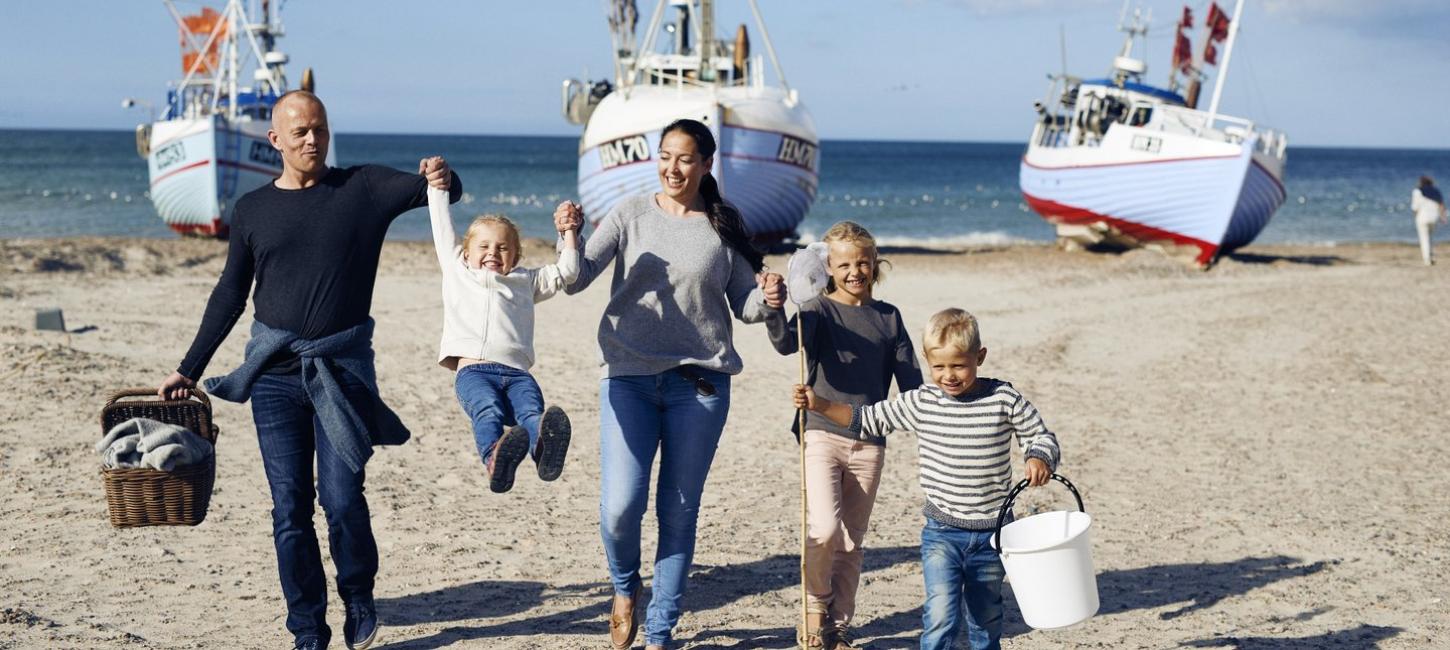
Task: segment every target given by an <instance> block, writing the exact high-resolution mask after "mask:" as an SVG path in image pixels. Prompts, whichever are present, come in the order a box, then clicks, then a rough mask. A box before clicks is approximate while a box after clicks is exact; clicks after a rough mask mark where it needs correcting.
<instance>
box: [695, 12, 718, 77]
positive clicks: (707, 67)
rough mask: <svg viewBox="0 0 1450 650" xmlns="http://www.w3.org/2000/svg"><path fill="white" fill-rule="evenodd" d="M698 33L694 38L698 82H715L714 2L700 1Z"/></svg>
mask: <svg viewBox="0 0 1450 650" xmlns="http://www.w3.org/2000/svg"><path fill="white" fill-rule="evenodd" d="M699 29H700V33H699V34H697V35H696V36H695V40H696V41H697V42H698V43H699V47H697V48H696V49H698V50H700V80H701V81H714V80H715V64H714V63H713V62H712V59H713V58H714V56H715V2H714V0H700V26H699Z"/></svg>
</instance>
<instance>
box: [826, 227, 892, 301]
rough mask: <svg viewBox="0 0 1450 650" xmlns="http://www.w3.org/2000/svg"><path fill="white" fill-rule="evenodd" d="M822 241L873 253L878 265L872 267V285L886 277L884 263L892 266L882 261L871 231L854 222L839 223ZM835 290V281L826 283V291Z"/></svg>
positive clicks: (831, 228)
mask: <svg viewBox="0 0 1450 650" xmlns="http://www.w3.org/2000/svg"><path fill="white" fill-rule="evenodd" d="M821 241H823V242H825V243H826V245H828V246H829V245H830V244H831V242H838V241H839V242H850V243H852V244H855V245H857V246H860V247H861V248H865V249H867V250H869V251H871V257H872V258H874V259H875V260H876V263H875V264H874V265H872V266H873V267H874V268H872V269H871V284H872V285H875V284H878V283H880V282H881V280H882V278H883V277H884V271H882V270H881V265H882V264H883V263H884V264H886V265H887V266H890V265H891V262H888V261H886V260H884V259H881V253H880V252H879V251H877V250H876V238H875V237H873V236H872V235H871V231H869V230H867V229H866V228H865V226H862V225H861V224H859V223H856V222H854V221H837V222H836V223H835V224H834V225H832V226H831V227H830V229H829V230H827V231H826V234H824V235H822V236H821ZM835 290H836V281H835V279H834V278H833V279H830V280H828V281H827V282H826V291H835Z"/></svg>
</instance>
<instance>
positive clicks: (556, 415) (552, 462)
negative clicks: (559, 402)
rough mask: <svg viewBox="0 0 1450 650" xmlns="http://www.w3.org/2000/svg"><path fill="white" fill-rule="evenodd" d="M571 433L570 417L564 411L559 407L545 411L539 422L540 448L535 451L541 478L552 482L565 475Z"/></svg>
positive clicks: (536, 463)
mask: <svg viewBox="0 0 1450 650" xmlns="http://www.w3.org/2000/svg"><path fill="white" fill-rule="evenodd" d="M571 431H572V430H571V428H570V426H569V416H568V415H565V414H564V409H561V408H559V407H557V406H550V407H549V408H547V409H544V417H543V420H542V421H541V422H539V446H538V447H537V448H535V449H534V464H535V465H537V466H538V468H539V478H541V479H543V480H545V481H552V480H554V479H556V478H559V475H560V474H563V473H564V458H565V457H566V456H568V455H569V437H570V435H571Z"/></svg>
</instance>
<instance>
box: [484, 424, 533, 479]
mask: <svg viewBox="0 0 1450 650" xmlns="http://www.w3.org/2000/svg"><path fill="white" fill-rule="evenodd" d="M527 455H529V432H528V431H525V430H524V428H523V427H509V428H508V430H507V431H504V432H503V437H502V438H499V439H498V442H497V443H495V444H494V446H493V454H492V455H491V456H489V458H488V475H489V479H488V489H490V490H493V491H494V492H508V491H509V490H511V489H513V487H514V471H515V470H517V469H518V468H519V463H522V462H523V461H524V456H527Z"/></svg>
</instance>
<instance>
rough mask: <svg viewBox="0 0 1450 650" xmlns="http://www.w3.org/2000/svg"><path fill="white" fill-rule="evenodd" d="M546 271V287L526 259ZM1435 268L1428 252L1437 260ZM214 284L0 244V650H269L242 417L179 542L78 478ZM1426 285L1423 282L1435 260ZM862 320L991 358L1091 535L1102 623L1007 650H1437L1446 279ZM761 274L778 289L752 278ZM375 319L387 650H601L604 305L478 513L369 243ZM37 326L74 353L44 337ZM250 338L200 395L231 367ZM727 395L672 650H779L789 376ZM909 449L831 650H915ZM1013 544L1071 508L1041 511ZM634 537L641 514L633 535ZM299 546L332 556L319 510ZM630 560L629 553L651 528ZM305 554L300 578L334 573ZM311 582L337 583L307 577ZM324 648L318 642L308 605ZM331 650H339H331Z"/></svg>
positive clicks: (191, 323)
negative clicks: (550, 412)
mask: <svg viewBox="0 0 1450 650" xmlns="http://www.w3.org/2000/svg"><path fill="white" fill-rule="evenodd" d="M531 246H532V248H530V249H529V251H528V259H529V261H531V262H534V263H537V262H538V261H539V260H541V259H545V258H546V256H547V255H548V253H547V251H546V250H545V249H544V248H542V245H541V244H540V243H538V242H534V243H532V244H531ZM1442 248H1443V247H1442ZM224 251H225V248H224V246H223V245H220V244H218V243H216V242H208V241H194V240H192V241H176V240H142V239H66V240H7V241H0V305H3V308H0V351H3V352H0V358H3V362H0V391H3V395H4V398H3V399H0V439H3V440H4V444H3V445H0V494H3V495H4V498H3V501H0V550H3V553H0V649H8V648H215V647H229V648H278V647H283V646H285V645H287V644H288V643H289V642H290V636H289V635H287V634H286V632H285V630H284V627H283V618H284V615H285V614H284V607H283V602H282V599H281V591H280V589H279V587H278V583H277V577H276V569H275V562H274V557H273V547H272V538H271V523H270V522H271V520H270V515H269V510H270V508H271V503H270V500H269V498H268V494H267V486H266V481H265V479H264V478H263V475H262V467H261V462H260V458H259V452H258V449H257V444H256V438H255V432H254V430H253V426H252V422H251V417H250V410H249V409H248V407H246V406H243V405H237V404H230V403H219V405H218V406H217V408H216V419H217V422H218V423H219V425H220V427H221V437H220V441H219V445H218V447H217V454H218V462H217V483H216V491H215V495H214V498H213V501H212V506H211V512H210V515H209V516H208V518H207V520H206V521H205V522H204V523H203V524H202V525H200V526H198V527H195V528H143V529H129V530H115V529H112V528H111V527H110V525H109V524H108V522H107V519H106V506H105V501H104V496H103V492H102V487H101V482H100V478H99V476H98V467H99V459H98V457H97V456H96V454H95V452H94V451H93V449H92V445H93V444H94V443H95V441H96V440H97V438H98V436H99V435H100V433H101V432H100V431H99V425H98V423H97V414H98V411H99V409H100V407H101V405H102V404H103V403H104V401H105V399H106V397H107V395H108V394H109V393H111V392H112V391H114V390H116V389H120V388H125V387H132V386H154V385H155V384H156V383H157V382H159V381H160V380H161V379H162V378H163V377H164V376H165V375H166V374H167V373H168V372H169V371H171V370H172V369H174V368H175V366H176V364H177V362H178V360H179V359H180V357H181V355H182V354H183V352H184V351H185V349H186V347H187V346H188V345H189V344H190V342H191V339H192V336H193V335H194V334H195V332H196V326H197V324H198V322H199V319H200V314H201V311H202V308H203V306H204V304H205V301H206V298H207V295H208V292H209V291H210V289H211V287H212V286H213V284H214V283H215V281H216V278H217V276H218V274H219V273H220V270H221V265H222V261H223V257H224ZM1447 253H1450V251H1443V250H1442V253H1441V254H1442V255H1446V254H1447ZM887 257H888V258H889V259H890V260H891V261H892V262H893V267H892V268H891V270H890V271H889V273H888V277H887V281H886V283H885V284H884V285H883V286H882V287H881V288H880V289H879V291H878V294H877V295H878V297H880V298H882V299H885V300H887V301H889V302H892V303H894V304H896V305H897V306H899V307H900V308H901V310H902V312H903V313H904V315H905V318H906V321H907V324H908V326H909V327H910V329H911V331H912V332H913V339H914V340H916V341H917V343H918V345H919V339H920V328H921V326H922V325H923V323H924V322H925V320H926V318H927V316H929V315H930V314H931V313H932V312H934V311H936V310H938V309H940V308H944V307H948V306H959V307H963V308H966V309H969V310H971V311H973V312H974V313H975V314H976V315H977V316H978V317H979V318H980V319H981V322H982V328H983V338H984V343H985V345H986V346H987V347H988V349H989V350H990V356H989V357H988V359H987V364H986V365H985V367H984V368H983V374H985V375H988V376H993V377H999V378H1003V379H1008V380H1010V381H1012V382H1013V383H1014V384H1015V385H1016V386H1017V387H1018V388H1020V389H1022V390H1023V391H1024V392H1025V393H1026V394H1027V395H1028V396H1029V397H1030V398H1031V399H1032V400H1033V401H1034V402H1035V403H1036V405H1037V406H1038V407H1039V408H1040V409H1041V411H1042V413H1043V415H1044V417H1045V418H1046V420H1047V423H1048V424H1049V425H1050V426H1051V427H1052V428H1053V429H1054V430H1055V431H1056V432H1057V433H1058V436H1059V438H1060V440H1061V443H1062V447H1063V457H1064V463H1063V465H1062V467H1061V468H1060V471H1061V473H1063V474H1065V475H1067V476H1068V477H1070V478H1071V479H1073V481H1074V482H1075V483H1076V484H1077V485H1078V486H1079V487H1080V488H1081V489H1082V490H1083V497H1084V499H1085V500H1086V503H1087V508H1088V510H1089V512H1091V513H1092V515H1093V516H1094V519H1095V521H1094V525H1093V530H1092V534H1093V542H1094V560H1095V562H1096V568H1097V571H1098V581H1099V582H1098V584H1099V588H1100V593H1101V599H1102V609H1101V611H1100V613H1099V614H1098V616H1097V617H1095V618H1093V619H1091V620H1090V621H1088V622H1087V623H1085V624H1083V625H1081V626H1078V627H1076V628H1073V629H1069V630H1064V631H1052V632H1049V631H1034V630H1031V629H1029V628H1027V627H1026V626H1025V625H1023V623H1022V622H1021V618H1020V616H1019V615H1018V614H1017V613H1016V611H1015V607H1014V606H1012V605H1010V604H1009V606H1008V612H1009V613H1008V623H1007V632H1006V639H1005V641H1004V645H1005V646H1006V647H1010V648H1022V649H1037V648H1064V647H1088V648H1173V647H1189V648H1242V649H1251V650H1252V649H1262V648H1291V649H1306V650H1307V649H1310V648H1366V647H1381V648H1425V647H1435V646H1437V645H1438V644H1444V643H1446V641H1445V639H1446V638H1450V586H1447V584H1450V562H1447V560H1450V558H1447V555H1450V526H1447V525H1446V522H1447V521H1450V499H1447V498H1446V495H1447V494H1450V474H1447V473H1446V472H1444V471H1442V469H1441V467H1439V463H1440V462H1441V461H1442V460H1443V459H1445V458H1447V457H1450V436H1447V433H1450V399H1447V398H1450V387H1447V384H1446V379H1447V377H1450V372H1447V370H1446V369H1447V368H1450V345H1447V344H1446V341H1447V338H1446V337H1447V334H1450V332H1447V325H1450V319H1447V318H1446V316H1445V314H1446V301H1447V300H1450V269H1447V267H1445V266H1443V265H1442V266H1437V267H1429V268H1427V267H1423V266H1420V264H1419V262H1418V251H1417V250H1416V249H1414V248H1413V247H1412V246H1399V245H1368V246H1337V247H1253V248H1250V249H1247V250H1245V251H1244V252H1243V253H1242V254H1240V255H1238V256H1236V257H1233V258H1230V259H1226V260H1224V261H1222V262H1221V263H1220V264H1219V265H1217V266H1216V267H1214V268H1213V269H1211V270H1210V271H1207V272H1200V271H1197V270H1192V269H1189V268H1187V267H1185V266H1183V265H1182V264H1180V263H1179V262H1176V261H1173V260H1170V259H1167V258H1165V257H1163V256H1161V255H1159V254H1156V253H1153V252H1148V251H1138V252H1133V253H1129V254H1125V255H1101V254H1091V253H1067V252H1061V251H1058V250H1056V249H1055V248H1052V247H1049V246H1011V247H1003V248H996V249H980V250H970V251H957V252H934V251H921V250H915V251H912V250H906V251H903V250H897V251H888V252H887ZM770 262H771V264H772V265H773V266H775V267H776V268H784V263H783V260H781V259H780V258H771V260H770ZM381 268H382V270H381V272H380V274H379V277H378V282H377V291H376V295H375V298H374V302H373V315H374V317H375V318H376V319H377V321H378V327H377V339H376V349H377V352H378V373H379V382H380V385H381V389H382V393H383V395H384V397H385V398H386V399H387V400H388V401H389V403H390V404H391V405H392V406H393V407H394V408H395V409H396V410H397V411H398V412H399V414H400V415H401V416H402V417H403V419H404V421H405V422H406V423H407V424H408V425H409V426H410V427H411V428H412V431H413V434H414V437H413V440H412V441H411V442H409V443H408V444H406V445H404V446H402V447H397V448H387V449H384V450H382V451H380V452H379V453H378V454H377V455H376V456H374V458H373V460H372V461H371V462H370V464H369V465H368V470H369V474H370V476H369V477H368V478H369V480H368V496H369V500H370V503H371V508H372V513H373V526H374V530H375V531H376V534H377V538H378V542H379V545H380V549H381V552H382V568H381V572H380V575H379V577H378V585H377V593H376V596H377V598H378V606H379V614H380V617H381V619H382V621H383V624H384V625H385V629H384V632H383V634H384V637H383V641H384V642H385V644H386V645H385V646H384V647H387V648H396V649H399V650H403V649H408V650H423V649H431V648H444V647H451V648H501V649H510V648H602V647H607V640H606V636H605V634H606V630H607V622H606V619H607V615H608V610H607V599H608V596H609V591H608V588H607V586H606V574H605V570H604V559H603V551H602V548H601V545H600V542H599V537H598V529H597V523H598V518H597V513H598V490H599V473H598V468H599V464H598V435H597V424H598V414H599V407H598V375H599V371H598V368H597V361H596V358H597V350H598V348H597V345H596V344H595V330H596V326H597V324H598V318H599V315H600V313H601V311H602V308H603V304H604V302H605V299H606V297H607V284H608V282H607V281H601V282H599V283H596V285H595V286H594V287H592V288H591V289H590V290H588V291H586V292H584V293H583V294H581V295H579V296H573V297H561V298H558V299H555V300H552V301H550V302H547V303H544V304H543V305H541V306H540V307H539V314H538V323H539V324H538V330H537V342H538V344H537V348H538V359H539V361H538V364H537V366H536V367H535V368H534V372H535V374H536V376H537V377H538V378H539V381H540V383H541V385H542V386H543V389H544V394H545V397H546V399H548V400H549V401H551V402H553V403H557V404H559V405H561V406H563V407H564V408H565V409H567V410H568V412H569V414H570V416H571V417H572V419H573V422H574V426H575V438H574V447H573V452H572V454H571V457H570V463H569V465H568V466H567V468H566V470H565V472H564V475H563V477H562V478H561V479H560V480H559V481H558V482H555V483H543V482H540V481H539V480H538V479H537V478H536V477H534V476H532V475H531V474H530V473H528V472H525V473H523V474H522V475H521V478H520V480H519V482H518V484H517V485H516V487H515V488H514V490H513V492H511V493H509V494H506V495H495V494H492V493H490V492H489V491H488V489H487V485H486V479H485V476H484V472H483V470H482V468H481V466H480V463H479V460H478V458H477V456H476V454H475V452H474V450H473V443H472V440H471V435H470V433H469V430H468V427H467V424H466V421H465V418H464V415H463V413H462V411H461V409H460V408H459V406H458V403H457V400H456V399H455V397H454V393H453V389H452V376H451V373H449V372H448V371H446V370H443V369H441V368H439V367H438V366H437V364H436V363H435V359H436V357H435V354H436V351H437V343H438V336H439V331H440V317H441V312H442V307H441V301H440V298H439V279H438V270H437V268H436V266H435V261H434V258H433V255H432V251H431V248H430V247H429V245H427V244H423V243H389V244H388V245H387V246H386V247H385V250H384V252H383V260H382V265H381ZM49 307H61V308H63V309H64V310H65V318H66V324H67V326H68V327H69V328H70V329H72V330H73V333H69V334H64V333H57V332H38V331H35V330H34V327H33V325H34V314H35V310H36V309H40V308H49ZM250 318H251V317H250V313H248V314H247V315H245V316H243V319H242V321H241V323H240V324H239V326H238V328H237V330H236V331H234V332H233V335H232V336H231V337H230V338H229V339H228V341H227V342H226V344H225V345H224V346H223V347H222V349H221V350H220V352H219V353H218V354H217V357H216V359H215V361H214V362H213V364H212V366H211V368H210V371H211V372H210V373H209V374H215V373H216V372H218V371H222V370H226V369H228V368H230V367H232V366H233V365H234V364H235V363H236V362H237V361H239V360H240V358H241V352H242V346H243V344H244V343H245V338H246V337H245V328H246V327H247V325H248V324H249V323H250ZM735 337H736V344H737V346H738V348H739V350H740V353H741V355H742V356H743V357H744V359H745V363H746V369H745V372H744V373H743V374H742V375H740V376H739V377H737V378H736V383H735V385H734V386H735V387H734V400H735V407H734V409H732V413H731V416H730V420H729V423H728V425H727V427H726V430H725V434H724V437H723V440H722V442H721V447H720V450H719V453H718V456H717V457H716V460H715V464H714V468H713V471H712V474H711V476H710V479H709V483H708V485H707V487H706V494H705V503H704V506H703V512H702V515H701V521H700V533H699V546H698V551H697V555H696V561H695V567H694V571H693V578H692V580H691V582H690V592H689V594H688V595H687V596H686V605H685V609H686V613H685V615H684V617H683V619H682V621H681V624H680V626H679V628H678V629H677V630H676V638H677V639H678V640H679V642H680V643H681V647H684V648H695V649H702V648H789V647H793V645H794V641H793V639H794V631H793V630H794V625H795V623H796V621H797V618H798V616H799V614H798V612H799V609H798V601H797V598H798V595H799V591H798V586H797V585H798V582H797V579H798V576H797V574H796V566H797V560H796V549H797V544H798V538H797V535H798V532H797V526H798V521H799V520H798V517H799V515H798V510H797V508H798V491H797V490H798V487H797V465H796V452H795V447H794V439H793V438H792V437H791V436H790V435H789V434H788V433H787V431H786V428H787V426H788V423H789V421H790V418H791V417H792V410H791V407H790V402H789V396H788V393H787V391H788V389H789V387H790V385H791V384H792V383H793V382H794V381H795V373H796V362H795V359H794V358H789V357H781V356H779V355H777V354H776V353H775V352H774V350H772V349H771V348H770V346H769V343H768V341H767V339H766V334H765V328H764V327H763V326H739V325H737V328H736V332H735ZM915 461H916V449H915V441H914V440H913V439H912V438H911V436H910V435H901V436H899V437H897V438H896V439H894V440H892V441H891V442H890V444H889V446H888V456H887V461H886V469H885V475H884V478H883V481H882V487H881V490H880V496H879V500H878V502H877V504H876V508H875V515H874V517H873V521H872V528H871V532H870V534H869V536H868V538H867V551H866V571H865V574H864V579H863V584H862V587H861V592H860V599H859V606H858V617H859V620H858V625H857V635H858V637H859V639H860V641H862V642H863V644H862V646H863V647H867V648H873V649H887V648H914V647H916V637H917V632H918V631H919V629H920V625H921V619H920V605H921V600H922V586H921V580H922V579H921V571H920V565H919V555H918V552H917V544H918V540H919V533H920V526H921V521H922V518H921V515H920V507H921V492H920V489H919V488H918V486H917V483H916V472H915ZM1029 494H1030V497H1029V498H1027V499H1026V500H1025V503H1024V504H1023V506H1022V507H1023V508H1024V509H1026V508H1028V507H1039V508H1053V507H1066V504H1067V503H1068V501H1069V500H1070V499H1069V497H1067V495H1066V494H1065V493H1064V492H1063V491H1061V490H1060V489H1042V490H1034V491H1030V492H1029ZM651 512H653V509H651ZM316 521H317V526H318V530H319V531H320V533H321V532H322V531H325V530H326V526H325V522H324V521H323V519H322V515H321V511H320V509H319V512H318V515H317V517H316ZM645 530H646V535H645V538H646V542H645V556H646V557H647V558H648V557H652V556H653V552H654V548H653V542H652V538H653V535H654V532H653V531H654V530H655V528H654V523H653V521H652V520H651V519H649V518H647V519H646V523H645ZM324 553H326V550H325V544H324ZM330 570H331V565H330V564H329V571H330ZM331 605H332V616H331V622H332V625H333V626H334V630H340V629H341V625H342V611H341V605H340V603H338V602H337V601H336V599H335V597H334V599H333V601H332V603H331ZM335 641H338V643H334V647H340V639H335Z"/></svg>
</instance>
